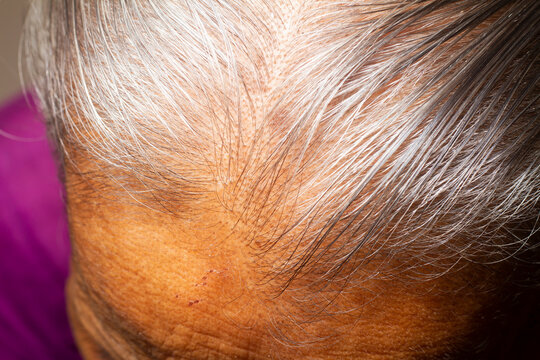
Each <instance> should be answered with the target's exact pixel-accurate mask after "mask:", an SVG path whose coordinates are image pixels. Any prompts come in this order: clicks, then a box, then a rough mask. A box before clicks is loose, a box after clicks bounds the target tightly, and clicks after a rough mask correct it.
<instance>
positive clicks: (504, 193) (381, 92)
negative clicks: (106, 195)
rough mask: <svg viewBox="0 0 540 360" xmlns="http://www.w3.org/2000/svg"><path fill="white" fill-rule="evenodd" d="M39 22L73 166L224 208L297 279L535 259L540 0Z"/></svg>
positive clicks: (53, 15)
mask: <svg viewBox="0 0 540 360" xmlns="http://www.w3.org/2000/svg"><path fill="white" fill-rule="evenodd" d="M31 18H32V19H33V20H32V22H31V23H30V24H29V27H28V30H29V32H30V35H28V36H27V37H26V51H27V53H29V54H30V55H29V56H28V59H29V61H30V66H29V69H30V70H29V72H30V77H31V78H32V79H33V82H34V84H35V86H36V89H37V90H36V91H37V94H38V95H39V99H40V101H41V104H42V106H43V108H44V111H45V114H46V116H47V118H48V121H49V129H52V132H53V138H54V139H55V140H56V141H58V143H59V148H60V152H61V153H63V154H65V155H66V156H67V158H69V157H70V154H72V153H73V152H74V151H75V150H77V151H80V152H82V153H84V154H86V155H87V156H91V157H92V158H93V159H94V160H96V161H97V162H98V163H99V164H101V165H100V166H102V168H103V171H104V172H105V173H106V174H108V176H111V177H112V178H114V179H115V181H117V182H119V183H120V184H121V185H122V186H124V187H126V188H127V189H128V191H130V192H131V194H132V195H134V196H143V197H145V199H146V200H148V199H149V198H150V197H152V196H153V197H155V198H157V199H159V200H161V201H162V202H163V203H166V204H170V203H175V202H176V203H178V204H182V206H183V207H189V206H190V204H193V203H195V202H194V200H196V199H197V198H198V197H201V196H206V195H207V194H215V195H217V196H218V197H219V199H220V201H221V203H222V204H223V206H224V207H225V208H226V209H228V211H230V212H231V213H234V214H237V215H238V217H239V218H242V219H243V220H244V221H246V222H248V223H250V224H252V226H253V229H254V231H253V236H252V238H251V239H250V240H251V241H252V242H253V244H255V245H256V246H254V248H256V249H259V250H261V251H272V249H280V251H282V250H283V249H288V252H287V254H288V257H286V258H284V259H283V262H282V263H281V264H279V266H277V265H276V266H275V267H274V270H275V271H276V272H278V273H286V274H288V276H289V278H290V279H293V278H295V277H297V276H301V275H302V274H305V273H311V274H313V273H318V274H319V275H320V278H321V279H328V278H329V277H334V276H335V275H336V274H337V273H339V272H340V270H342V269H343V268H344V266H349V265H351V264H352V268H353V270H352V271H354V269H356V268H358V267H360V265H361V264H363V263H365V262H367V261H369V260H372V259H374V258H375V257H378V256H380V257H381V258H385V259H392V260H396V259H397V263H399V264H402V266H403V269H411V268H413V267H414V266H418V264H428V263H429V264H438V263H439V262H441V261H443V260H445V259H452V262H453V261H457V260H458V259H460V258H466V259H469V260H472V261H500V260H502V259H504V258H507V257H511V256H515V255H518V254H520V253H521V252H522V251H525V250H526V249H530V248H532V247H534V245H535V243H534V241H533V240H532V239H533V235H534V234H535V233H536V230H537V229H538V224H537V220H538V216H539V204H538V201H539V197H540V196H539V195H540V136H539V135H540V122H539V119H538V116H539V115H538V107H539V101H538V99H539V91H538V90H539V85H540V82H539V74H540V72H539V67H538V64H539V59H540V47H539V42H538V39H539V38H540V2H538V1H535V0H530V1H526V0H516V1H498V0H488V1H479V0H465V1H404V0H393V1H381V2H376V1H375V2H365V1H345V2H343V1H317V2H298V3H296V2H290V3H289V2H288V1H277V0H276V1H272V0H268V1H244V0H221V1H210V0H201V1H187V0H186V1H159V2H158V1H144V2H142V1H137V0H131V1H98V2H94V1H84V0H72V1H68V0H65V1H49V2H46V1H37V2H35V3H34V4H33V6H32V10H31ZM141 184H142V185H143V187H141V186H140V185H141ZM148 193H150V196H148V197H146V195H147V194H148ZM193 206H194V205H193ZM174 209H177V207H176V206H170V207H169V210H170V211H175V210H174ZM180 216H181V215H180ZM445 266H446V265H445Z"/></svg>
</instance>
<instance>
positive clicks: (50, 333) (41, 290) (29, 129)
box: [0, 96, 80, 360]
mask: <svg viewBox="0 0 540 360" xmlns="http://www.w3.org/2000/svg"><path fill="white" fill-rule="evenodd" d="M62 191H63V190H62V185H61V184H60V182H59V180H58V176H57V167H56V164H55V161H54V159H53V156H52V155H51V149H50V146H49V144H48V142H47V140H46V136H45V127H44V125H43V123H42V122H41V121H40V116H39V114H38V113H37V111H36V110H35V106H34V104H33V103H32V101H31V100H27V99H25V97H24V96H19V97H17V98H15V99H13V100H12V101H10V102H9V103H7V104H6V105H5V106H3V107H0V360H4V359H6V360H10V359H38V360H44V359H51V360H52V359H55V360H57V359H66V360H69V359H80V357H79V355H78V351H77V349H76V347H75V344H74V342H73V338H72V335H71V331H70V328H69V325H68V320H67V315H66V310H65V298H64V286H65V282H66V278H67V275H68V261H69V238H68V231H67V221H66V215H65V210H64V205H63V200H62V199H63V196H62Z"/></svg>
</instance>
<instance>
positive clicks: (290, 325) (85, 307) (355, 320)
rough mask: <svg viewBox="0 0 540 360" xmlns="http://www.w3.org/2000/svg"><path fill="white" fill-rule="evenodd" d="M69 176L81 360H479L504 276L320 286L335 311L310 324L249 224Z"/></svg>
mask: <svg viewBox="0 0 540 360" xmlns="http://www.w3.org/2000/svg"><path fill="white" fill-rule="evenodd" d="M66 182H67V191H68V211H69V216H70V226H71V235H72V239H73V255H72V261H71V276H70V279H69V284H68V289H67V294H68V303H69V314H70V318H71V322H72V326H73V329H74V333H75V336H76V339H77V342H78V344H79V347H80V349H81V351H82V353H83V356H84V357H85V358H86V359H105V360H106V359H207V358H209V359H229V358H230V359H234V358H239V359H262V358H276V359H297V358H303V357H306V358H311V359H336V358H341V359H418V358H441V357H443V356H456V357H457V358H464V356H465V355H463V354H469V355H470V356H471V357H472V358H476V356H473V355H472V351H473V350H472V349H473V348H474V346H475V345H478V344H480V342H481V341H482V340H481V339H484V337H483V336H484V335H486V334H489V332H487V333H486V332H485V331H484V330H483V327H484V326H491V325H490V324H491V322H490V315H489V314H490V313H489V312H487V314H488V315H487V316H485V313H486V309H487V308H488V305H489V304H492V305H493V304H494V303H495V304H496V303H497V302H496V301H495V300H496V299H497V298H498V296H499V293H498V291H497V290H496V289H497V287H498V286H500V285H501V284H498V283H497V281H494V280H490V275H487V274H489V273H488V272H486V273H484V272H482V271H480V270H479V268H477V267H474V266H465V267H463V268H462V269H461V270H459V271H458V270H456V271H451V272H449V273H448V274H447V275H445V276H440V277H438V278H437V279H435V280H431V281H422V282H418V283H411V282H400V281H397V280H396V281H390V280H384V281H383V280H375V279H373V280H370V281H366V282H365V283H363V285H362V286H361V287H354V288H351V289H348V288H347V287H345V288H343V289H342V290H341V291H339V295H337V296H334V295H331V294H325V293H318V294H315V298H317V299H323V298H324V297H325V296H326V297H328V298H332V299H333V300H332V301H331V303H330V304H328V305H327V306H326V307H325V310H326V312H327V313H329V314H331V315H330V316H325V314H324V313H323V314H315V315H313V316H312V317H311V318H309V321H308V320H307V319H308V318H307V317H306V315H305V314H306V313H307V312H309V310H307V311H306V308H309V307H310V306H313V304H314V303H313V302H309V301H307V302H305V303H302V302H301V301H300V300H298V299H300V298H302V297H301V294H303V295H305V294H306V293H307V292H306V290H303V292H302V293H301V294H296V295H295V294H294V291H293V292H292V293H291V292H285V293H283V294H281V296H278V297H275V296H271V295H269V294H271V293H272V292H271V291H272V287H273V286H274V285H273V284H272V283H271V282H267V283H265V282H262V281H261V279H262V278H261V275H262V274H261V271H259V270H260V269H259V268H258V267H257V258H255V257H254V255H253V251H252V248H250V246H249V245H248V244H246V243H245V242H244V241H243V240H242V239H243V238H242V234H243V233H245V232H246V231H247V230H246V229H245V227H243V226H242V225H241V224H240V225H238V224H237V223H236V222H235V221H234V219H233V218H232V217H231V215H230V214H229V213H227V212H226V211H224V210H220V209H221V208H220V206H219V204H217V203H212V200H211V199H208V200H205V202H206V203H205V206H204V208H205V209H213V210H209V211H207V212H206V213H204V212H201V213H198V214H196V215H193V216H192V217H191V218H189V217H188V218H186V217H183V218H178V217H175V216H173V215H168V214H166V213H160V212H157V211H155V210H151V209H148V208H145V207H143V206H140V205H135V204H134V202H129V201H125V200H123V201H116V200H115V199H112V200H106V199H104V198H102V197H100V196H96V194H93V193H92V191H90V190H89V188H88V187H87V186H88V183H91V181H89V179H86V180H84V181H81V179H80V178H79V176H77V175H74V174H73V173H72V171H70V170H69V169H68V171H67V181H66ZM272 256H275V254H274V255H272ZM481 289H483V290H481ZM314 308H315V307H314ZM300 310H302V311H300ZM478 334H480V337H477V335H478ZM482 334H483V335H482ZM460 351H461V355H456V354H460ZM445 354H446V355H445ZM458 356H459V357H458Z"/></svg>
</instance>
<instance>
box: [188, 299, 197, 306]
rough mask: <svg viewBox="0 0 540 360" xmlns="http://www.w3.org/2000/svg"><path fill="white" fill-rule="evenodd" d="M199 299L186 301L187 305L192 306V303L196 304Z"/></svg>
mask: <svg viewBox="0 0 540 360" xmlns="http://www.w3.org/2000/svg"><path fill="white" fill-rule="evenodd" d="M198 303H199V300H192V301H190V302H189V303H188V306H193V305H194V304H198Z"/></svg>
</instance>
